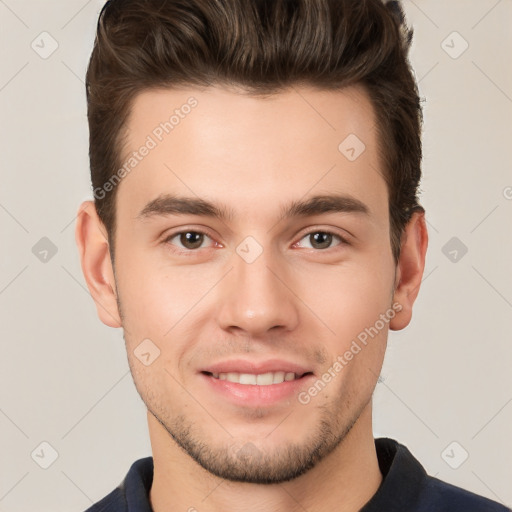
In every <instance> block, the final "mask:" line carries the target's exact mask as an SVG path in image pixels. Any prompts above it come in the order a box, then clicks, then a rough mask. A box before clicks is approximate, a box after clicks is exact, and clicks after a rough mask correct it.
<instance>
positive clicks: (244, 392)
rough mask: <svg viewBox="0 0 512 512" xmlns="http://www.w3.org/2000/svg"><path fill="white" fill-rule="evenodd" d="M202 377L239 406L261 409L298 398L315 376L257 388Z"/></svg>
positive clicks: (208, 376)
mask: <svg viewBox="0 0 512 512" xmlns="http://www.w3.org/2000/svg"><path fill="white" fill-rule="evenodd" d="M200 376H201V377H202V378H203V379H205V381H206V383H207V384H208V385H209V386H210V389H213V390H214V391H215V392H217V393H219V394H220V395H223V396H225V397H226V398H227V399H229V400H231V401H232V402H234V403H235V404H237V405H240V406H242V405H244V406H251V407H258V406H259V407H261V406H268V405H272V404H275V403H278V402H280V401H282V400H285V399H290V398H291V397H293V396H294V395H295V396H297V394H298V393H299V391H300V390H301V389H302V388H305V387H306V386H309V385H310V382H311V380H312V379H313V378H314V375H312V374H308V375H304V376H303V377H301V378H300V379H295V380H288V381H284V382H281V383H280V384H269V385H268V386H257V385H255V384H238V383H236V382H229V381H227V380H220V379H216V378H215V377H212V376H211V375H208V374H205V373H201V374H200Z"/></svg>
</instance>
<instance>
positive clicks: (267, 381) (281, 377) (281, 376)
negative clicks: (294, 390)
mask: <svg viewBox="0 0 512 512" xmlns="http://www.w3.org/2000/svg"><path fill="white" fill-rule="evenodd" d="M212 377H214V378H215V379H219V380H227V381H228V382H236V383H237V384H250V385H258V386H270V385H271V384H281V383H282V382H284V381H290V380H295V379H296V378H297V376H296V374H295V373H293V372H288V373H285V372H267V373H260V374H258V375H255V374H253V373H236V372H229V373H212Z"/></svg>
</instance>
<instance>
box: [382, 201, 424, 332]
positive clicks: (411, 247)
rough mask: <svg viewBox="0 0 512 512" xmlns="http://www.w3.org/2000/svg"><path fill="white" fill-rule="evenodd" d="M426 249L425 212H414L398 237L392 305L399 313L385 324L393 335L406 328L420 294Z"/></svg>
mask: <svg viewBox="0 0 512 512" xmlns="http://www.w3.org/2000/svg"><path fill="white" fill-rule="evenodd" d="M427 246H428V232H427V226H426V223H425V212H423V211H421V212H414V213H413V215H412V216H411V219H410V220H409V222H408V223H407V225H406V227H405V230H404V233H403V235H402V247H401V251H400V260H399V262H398V266H397V267H398V268H397V273H396V280H397V283H395V284H396V287H395V293H394V297H393V302H394V303H395V302H396V303H398V304H400V306H401V310H400V312H399V313H398V314H397V315H396V316H395V317H394V318H393V319H392V320H391V321H390V322H389V327H390V329H391V330H393V331H399V330H400V329H403V328H404V327H407V325H409V323H410V321H411V318H412V306H413V304H414V301H415V300H416V297H417V296H418V292H419V290H420V285H421V279H422V277H423V271H424V269H425V255H426V252H427Z"/></svg>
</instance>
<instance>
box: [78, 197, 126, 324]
mask: <svg viewBox="0 0 512 512" xmlns="http://www.w3.org/2000/svg"><path fill="white" fill-rule="evenodd" d="M75 240H76V244H77V246H78V251H79V253H80V263H81V265H82V272H83V274H84V278H85V281H86V282H87V287H88V288H89V291H90V293H91V296H92V298H93V300H94V302H95V303H96V310H97V311H98V316H99V318H100V320H101V321H102V322H103V323H104V324H105V325H108V326H109V327H121V326H122V322H121V318H120V314H119V311H118V307H117V292H116V291H115V279H114V270H113V267H112V261H111V259H110V252H109V244H108V235H107V231H106V229H105V226H104V224H103V222H101V220H100V218H99V217H98V214H97V212H96V207H95V206H94V202H93V201H84V202H83V203H82V204H81V205H80V208H79V210H78V215H77V222H76V229H75Z"/></svg>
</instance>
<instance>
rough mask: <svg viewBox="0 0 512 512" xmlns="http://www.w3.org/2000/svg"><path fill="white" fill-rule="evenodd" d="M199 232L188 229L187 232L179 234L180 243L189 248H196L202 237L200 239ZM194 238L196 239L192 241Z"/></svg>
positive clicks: (199, 244)
mask: <svg viewBox="0 0 512 512" xmlns="http://www.w3.org/2000/svg"><path fill="white" fill-rule="evenodd" d="M202 236H203V235H202V234H201V233H196V232H195V231H188V232H187V233H182V235H181V237H180V238H181V240H180V241H181V243H182V244H183V245H184V246H185V247H187V248H189V249H197V247H200V246H201V244H202V242H203V239H202ZM194 239H196V240H195V241H194Z"/></svg>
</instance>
